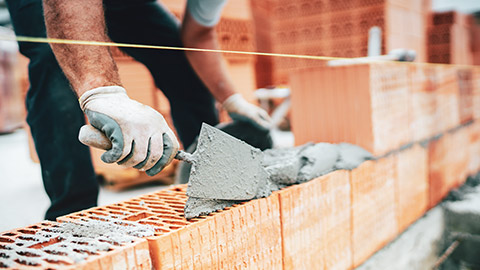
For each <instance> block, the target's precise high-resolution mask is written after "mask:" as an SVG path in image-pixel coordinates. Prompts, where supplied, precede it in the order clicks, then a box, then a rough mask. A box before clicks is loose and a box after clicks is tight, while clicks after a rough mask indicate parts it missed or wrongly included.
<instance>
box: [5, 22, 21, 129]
mask: <svg viewBox="0 0 480 270" xmlns="http://www.w3.org/2000/svg"><path fill="white" fill-rule="evenodd" d="M2 31H3V29H2V30H0V32H2ZM9 34H10V33H9ZM17 51H18V48H17V46H16V44H14V43H13V44H12V43H11V42H5V41H0V134H1V133H9V132H13V131H14V130H16V129H17V128H19V127H21V126H22V125H23V122H24V121H25V105H24V101H25V99H24V97H23V96H22V92H21V91H20V85H19V81H20V77H21V72H19V69H18V67H19V65H18V59H17V53H18V52H17Z"/></svg>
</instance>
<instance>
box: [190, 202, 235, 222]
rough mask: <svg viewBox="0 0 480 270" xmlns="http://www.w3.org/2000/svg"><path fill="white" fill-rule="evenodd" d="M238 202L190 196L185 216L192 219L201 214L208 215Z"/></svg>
mask: <svg viewBox="0 0 480 270" xmlns="http://www.w3.org/2000/svg"><path fill="white" fill-rule="evenodd" d="M236 203H239V202H238V201H226V200H210V199H200V198H195V197H189V198H188V200H187V203H186V204H185V218H187V219H191V218H194V217H198V216H201V215H208V214H210V213H212V212H215V211H217V210H222V209H224V208H225V207H230V206H232V205H234V204H236Z"/></svg>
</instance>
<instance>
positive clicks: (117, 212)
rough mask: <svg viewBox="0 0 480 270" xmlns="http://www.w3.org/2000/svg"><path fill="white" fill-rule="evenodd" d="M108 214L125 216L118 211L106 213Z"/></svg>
mask: <svg viewBox="0 0 480 270" xmlns="http://www.w3.org/2000/svg"><path fill="white" fill-rule="evenodd" d="M108 213H110V214H114V215H119V216H125V215H126V213H125V211H123V212H120V211H114V210H110V211H108Z"/></svg>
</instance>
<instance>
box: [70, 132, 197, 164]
mask: <svg viewBox="0 0 480 270" xmlns="http://www.w3.org/2000/svg"><path fill="white" fill-rule="evenodd" d="M78 139H79V140H80V142H82V143H83V144H85V145H88V146H91V147H95V148H99V149H103V150H109V149H111V148H112V143H111V142H110V140H109V139H108V138H107V136H105V134H103V132H101V131H100V130H98V129H96V128H94V127H93V126H91V125H85V126H83V127H82V128H80V132H79V133H78ZM175 159H178V160H182V161H185V162H188V163H193V160H194V159H193V155H192V154H190V153H187V152H185V151H182V150H179V151H178V152H177V154H176V155H175Z"/></svg>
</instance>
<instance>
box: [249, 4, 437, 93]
mask: <svg viewBox="0 0 480 270" xmlns="http://www.w3.org/2000/svg"><path fill="white" fill-rule="evenodd" d="M256 2H258V1H252V5H251V6H252V12H253V20H254V22H255V28H256V39H257V50H259V51H266V52H274V53H295V54H308V55H322V56H332V57H364V56H367V46H368V31H369V29H370V28H371V27H373V26H378V27H380V28H381V30H382V39H381V40H382V46H381V52H382V53H383V54H386V53H388V52H389V51H390V50H392V49H397V48H408V49H412V50H415V51H416V53H417V59H418V60H419V61H421V62H423V61H425V60H426V46H427V42H426V40H425V39H426V35H425V31H426V25H427V19H428V16H427V14H428V12H429V11H430V7H429V2H428V1H414V2H415V3H411V2H412V1H410V0H402V1H400V0H399V1H394V0H392V1H383V0H381V1H367V2H369V3H368V4H365V3H363V1H346V2H344V1H336V3H337V4H338V5H343V4H345V5H348V6H349V8H344V9H337V10H335V11H331V10H330V11H320V10H319V9H318V8H315V6H316V5H317V6H322V5H321V4H320V2H322V1H319V2H318V3H317V2H311V1H301V0H297V1H288V2H285V1H270V2H269V4H268V3H267V4H262V3H256ZM262 2H263V1H262ZM327 2H328V3H331V1H327ZM322 3H323V2H322ZM342 3H343V4H342ZM301 10H304V12H303V13H305V12H307V13H305V14H303V13H302V12H301ZM299 12H300V13H302V14H303V15H298V14H297V13H299ZM295 14H297V15H295ZM398 22H402V23H398ZM318 62H319V63H317V65H316V66H321V65H322V62H321V61H318ZM304 67H306V66H305V65H303V62H302V61H297V62H293V63H290V64H285V61H283V59H281V58H259V59H258V63H257V70H260V69H261V70H262V74H257V78H258V84H257V85H258V86H259V87H263V86H265V84H287V83H288V82H289V78H288V75H287V74H288V73H290V72H291V71H292V70H295V69H298V68H304ZM262 76H265V77H262Z"/></svg>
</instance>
